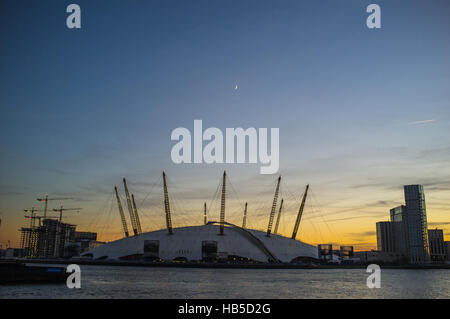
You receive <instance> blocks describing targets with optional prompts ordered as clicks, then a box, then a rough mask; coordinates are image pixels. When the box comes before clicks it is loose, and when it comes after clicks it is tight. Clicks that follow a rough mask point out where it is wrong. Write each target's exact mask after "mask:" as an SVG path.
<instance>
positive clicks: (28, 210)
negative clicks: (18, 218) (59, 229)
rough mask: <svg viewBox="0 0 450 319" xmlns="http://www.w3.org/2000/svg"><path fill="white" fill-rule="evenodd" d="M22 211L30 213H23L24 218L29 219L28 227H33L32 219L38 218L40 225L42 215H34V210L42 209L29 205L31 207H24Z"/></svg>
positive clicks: (39, 210)
mask: <svg viewBox="0 0 450 319" xmlns="http://www.w3.org/2000/svg"><path fill="white" fill-rule="evenodd" d="M23 211H24V212H25V213H29V214H30V215H29V216H27V215H25V218H29V219H30V228H33V227H34V220H35V219H38V220H39V226H41V218H44V216H36V215H35V214H34V213H35V212H43V210H42V209H35V208H34V207H31V209H24V210H23Z"/></svg>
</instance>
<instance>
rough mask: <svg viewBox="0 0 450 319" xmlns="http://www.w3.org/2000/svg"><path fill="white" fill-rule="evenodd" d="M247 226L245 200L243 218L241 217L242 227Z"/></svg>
mask: <svg viewBox="0 0 450 319" xmlns="http://www.w3.org/2000/svg"><path fill="white" fill-rule="evenodd" d="M246 226H247V202H245V208H244V218H243V219H242V228H245V227H246Z"/></svg>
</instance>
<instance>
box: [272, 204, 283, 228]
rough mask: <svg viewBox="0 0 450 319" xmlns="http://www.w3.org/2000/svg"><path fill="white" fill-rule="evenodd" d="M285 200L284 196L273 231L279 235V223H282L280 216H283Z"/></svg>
mask: <svg viewBox="0 0 450 319" xmlns="http://www.w3.org/2000/svg"><path fill="white" fill-rule="evenodd" d="M283 201H284V199H283V198H282V199H281V203H280V209H279V210H278V216H277V222H276V223H275V229H274V230H273V233H274V234H275V235H278V225H280V217H281V210H282V209H283Z"/></svg>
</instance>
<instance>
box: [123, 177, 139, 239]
mask: <svg viewBox="0 0 450 319" xmlns="http://www.w3.org/2000/svg"><path fill="white" fill-rule="evenodd" d="M123 186H124V188H125V196H126V198H127V207H128V212H129V213H130V220H131V227H132V228H133V233H134V235H135V236H136V235H138V234H139V233H138V228H137V223H136V216H135V215H134V211H133V205H132V204H131V197H130V192H129V191H128V185H127V180H126V179H125V177H124V178H123Z"/></svg>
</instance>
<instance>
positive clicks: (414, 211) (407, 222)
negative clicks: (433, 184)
mask: <svg viewBox="0 0 450 319" xmlns="http://www.w3.org/2000/svg"><path fill="white" fill-rule="evenodd" d="M404 191H405V202H406V214H404V215H403V217H402V218H403V220H404V226H405V228H406V229H405V230H406V244H407V248H408V256H409V259H410V262H411V263H423V262H427V261H428V260H429V246H428V227H427V211H426V207H425V194H424V191H423V186H422V185H406V186H405V187H404ZM405 217H406V218H405Z"/></svg>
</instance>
